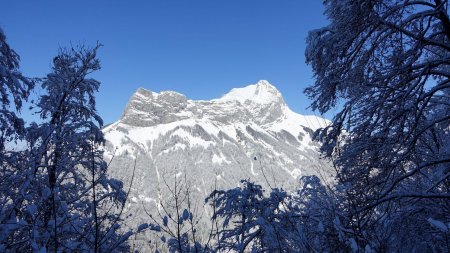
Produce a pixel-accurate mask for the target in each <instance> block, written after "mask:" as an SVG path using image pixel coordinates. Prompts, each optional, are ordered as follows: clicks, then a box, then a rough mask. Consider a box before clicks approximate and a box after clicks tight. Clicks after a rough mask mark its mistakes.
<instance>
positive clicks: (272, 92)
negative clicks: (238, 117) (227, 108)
mask: <svg viewBox="0 0 450 253" xmlns="http://www.w3.org/2000/svg"><path fill="white" fill-rule="evenodd" d="M280 98H281V95H280V93H279V92H278V91H277V89H276V88H275V87H274V86H273V85H271V84H270V83H269V82H268V81H266V80H261V81H259V82H258V83H256V84H252V85H249V86H246V87H243V88H234V89H232V90H231V91H230V92H228V93H227V94H225V95H224V96H222V97H221V98H219V99H216V100H215V101H219V102H227V101H239V102H240V103H242V104H243V103H245V102H246V101H251V102H253V103H257V104H268V103H272V102H274V101H278V100H279V99H280Z"/></svg>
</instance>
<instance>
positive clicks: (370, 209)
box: [306, 0, 450, 251]
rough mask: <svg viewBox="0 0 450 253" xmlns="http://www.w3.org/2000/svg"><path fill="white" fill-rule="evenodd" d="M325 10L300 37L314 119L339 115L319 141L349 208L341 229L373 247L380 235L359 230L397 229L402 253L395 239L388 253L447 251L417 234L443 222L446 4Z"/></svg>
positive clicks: (342, 4)
mask: <svg viewBox="0 0 450 253" xmlns="http://www.w3.org/2000/svg"><path fill="white" fill-rule="evenodd" d="M325 14H326V15H327V17H328V19H329V20H330V24H329V25H327V26H326V27H323V28H321V29H317V30H313V31H311V32H310V34H309V36H308V40H307V43H308V46H307V49H306V58H307V63H309V64H310V65H311V66H312V68H313V71H314V74H315V78H316V81H315V84H314V85H312V86H311V87H309V88H307V89H306V94H308V95H309V96H310V98H312V99H313V102H312V105H311V107H312V108H313V109H315V110H318V111H319V112H321V113H325V112H327V111H329V110H330V109H332V108H335V107H337V108H338V109H339V110H340V111H339V113H337V114H336V116H335V117H334V119H333V123H332V124H331V125H330V126H329V127H327V128H325V129H324V130H323V131H321V133H320V134H319V137H322V138H321V139H322V141H323V143H324V145H323V146H322V150H323V151H324V152H325V154H326V155H328V156H329V157H332V158H333V160H334V162H335V165H336V168H337V170H338V175H337V176H338V179H339V183H340V185H341V186H342V187H344V188H345V192H346V195H347V197H348V198H347V200H348V201H349V203H350V204H351V205H349V206H351V209H353V210H349V212H351V213H353V214H354V217H353V218H352V219H351V223H352V224H350V225H351V226H352V227H353V228H358V229H357V230H355V232H356V233H359V236H360V237H361V238H363V237H364V238H365V239H366V240H368V241H372V242H374V243H375V242H376V241H377V240H378V242H380V243H378V248H379V249H380V250H383V249H384V250H386V248H383V247H384V246H383V245H382V244H383V243H385V242H386V240H388V239H387V238H376V237H377V235H380V233H376V232H374V233H372V234H371V235H369V234H370V233H369V234H368V232H369V231H374V230H376V228H377V224H376V223H380V222H382V223H384V225H385V229H384V230H385V231H388V230H390V229H394V230H395V229H397V230H398V231H397V232H396V233H395V235H396V236H393V237H391V240H397V239H399V238H400V236H401V233H403V234H404V235H406V234H408V236H409V238H414V240H415V244H414V245H413V246H411V247H410V248H409V249H408V248H405V247H406V245H408V244H407V243H405V241H402V240H397V244H403V246H401V245H399V247H403V248H397V250H398V249H400V251H405V250H406V251H408V250H411V249H414V246H417V245H419V244H420V245H422V246H420V247H419V246H417V247H416V248H415V250H418V251H421V250H425V251H430V250H432V249H433V247H437V248H438V249H439V247H440V246H442V248H445V247H447V250H448V246H445V240H440V241H439V240H438V239H436V238H437V237H433V236H431V234H425V233H423V232H422V231H424V230H423V229H424V228H425V227H430V224H427V223H429V222H427V220H428V219H429V218H432V219H437V220H439V221H440V222H443V223H448V222H450V215H449V214H450V206H449V205H448V203H449V199H450V194H449V192H450V79H449V78H450V19H449V15H448V1H447V0H424V1H414V0H391V1H388V0H379V1H373V0H357V1H350V0H343V1H342V0H327V1H325ZM400 213H401V215H398V214H400ZM394 224H395V225H396V226H397V227H393V226H394ZM419 227H422V228H419ZM418 228H419V229H418ZM399 230H403V232H401V231H399ZM436 233H438V232H437V231H436ZM408 236H405V237H408ZM441 236H442V237H445V236H443V235H441ZM393 238H396V239H393ZM419 238H420V239H419ZM403 239H406V238H403ZM381 242H383V243H381ZM391 242H392V241H391ZM423 245H425V246H423ZM442 248H441V249H442ZM388 251H389V250H388Z"/></svg>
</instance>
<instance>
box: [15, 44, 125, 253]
mask: <svg viewBox="0 0 450 253" xmlns="http://www.w3.org/2000/svg"><path fill="white" fill-rule="evenodd" d="M98 48H99V45H98V46H96V47H95V48H93V49H88V48H79V49H69V50H61V52H60V53H59V55H58V56H57V57H55V58H54V59H53V68H52V73H50V74H48V75H47V77H46V78H45V79H44V81H43V83H42V88H43V90H44V91H45V92H46V94H44V95H42V96H41V98H40V99H39V101H38V102H37V108H38V113H39V114H40V116H41V119H42V123H40V124H32V125H31V126H30V127H29V129H28V142H29V144H30V157H31V160H32V161H31V162H30V166H31V167H32V171H33V175H32V180H30V185H29V187H28V189H27V191H28V194H29V195H31V199H30V200H29V201H28V200H27V203H28V202H29V203H32V204H33V207H34V208H33V210H34V213H30V216H31V217H32V219H33V224H32V229H31V231H30V234H29V238H28V242H27V243H26V244H24V247H23V248H20V251H25V250H30V249H32V250H33V251H36V250H37V251H39V250H45V251H52V252H62V251H92V252H113V251H118V250H119V251H120V250H126V249H127V245H126V243H125V241H126V239H127V238H128V237H129V236H130V234H129V233H126V234H124V235H122V234H121V233H119V227H120V226H119V222H120V215H119V214H116V213H115V211H116V210H120V208H123V205H124V203H125V200H126V194H125V192H124V191H123V190H122V182H120V181H117V180H114V179H111V178H108V176H107V174H106V170H107V164H106V163H105V161H104V160H103V155H102V150H101V148H100V147H99V146H100V145H101V144H102V143H103V142H104V139H103V134H102V132H101V130H100V128H101V126H102V124H103V122H102V119H101V118H100V116H99V115H98V113H97V111H96V108H95V97H94V93H95V92H96V91H97V90H98V88H99V85H100V83H99V82H98V81H97V80H95V79H92V78H88V77H87V76H88V75H89V74H91V73H92V72H93V71H96V70H98V69H100V63H99V60H98V59H97V58H96V52H97V49H98Z"/></svg>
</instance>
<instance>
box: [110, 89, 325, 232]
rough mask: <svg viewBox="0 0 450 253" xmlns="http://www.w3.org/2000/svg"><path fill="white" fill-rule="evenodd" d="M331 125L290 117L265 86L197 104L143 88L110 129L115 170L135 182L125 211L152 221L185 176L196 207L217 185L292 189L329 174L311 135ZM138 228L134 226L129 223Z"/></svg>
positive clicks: (275, 92)
mask: <svg viewBox="0 0 450 253" xmlns="http://www.w3.org/2000/svg"><path fill="white" fill-rule="evenodd" d="M325 124H327V121H326V120H324V119H322V118H318V117H315V116H302V115H299V114H296V113H294V112H292V111H291V110H290V109H289V107H288V106H287V105H286V103H285V102H284V100H283V97H282V95H281V94H280V92H279V91H278V90H277V89H276V88H275V87H274V86H272V85H271V84H270V83H268V82H267V81H259V82H258V83H256V84H253V85H249V86H247V87H244V88H236V89H233V90H231V91H230V92H229V93H227V94H226V95H224V96H223V97H221V98H219V99H214V100H210V101H194V100H189V99H187V98H186V97H185V96H184V95H182V94H179V93H177V92H173V91H164V92H161V93H155V92H151V91H148V90H145V89H138V90H137V91H136V93H135V94H134V95H133V96H132V97H131V99H130V101H129V103H128V105H127V107H126V109H125V111H124V113H123V115H122V117H121V119H120V120H118V121H117V122H115V123H113V124H111V125H110V126H108V127H106V128H105V129H104V130H103V132H104V133H105V137H106V140H107V145H106V152H105V156H106V158H107V159H110V158H112V157H114V158H113V160H112V163H111V166H110V172H111V174H112V175H113V176H115V177H117V178H119V179H122V180H123V181H124V183H125V185H127V184H128V183H129V182H130V177H131V173H132V172H133V167H134V163H135V162H136V166H135V170H134V171H135V177H134V181H133V184H132V188H131V192H130V197H129V204H128V209H127V210H128V211H130V212H132V213H133V214H134V219H135V220H136V222H138V221H137V220H141V221H145V220H146V221H148V216H147V215H146V214H145V212H144V211H143V207H145V208H146V209H147V210H157V208H158V204H159V203H160V201H161V200H163V201H164V200H166V199H167V198H169V197H168V195H169V194H168V191H167V189H166V190H164V189H165V188H166V184H167V185H169V186H171V185H173V182H174V181H175V178H178V179H180V178H183V180H186V181H187V184H189V186H190V187H191V192H192V194H193V195H195V198H196V199H197V200H198V201H199V203H203V199H204V198H205V197H206V196H207V194H208V193H210V192H211V191H212V190H213V188H214V187H217V188H232V187H235V186H236V185H237V184H238V183H239V181H240V180H241V179H251V180H253V181H256V182H258V183H260V184H262V185H263V186H267V187H269V186H271V187H283V188H285V189H288V190H289V189H294V188H295V186H296V182H297V178H298V177H299V176H302V175H311V174H316V175H320V176H322V177H330V176H331V169H330V166H329V164H328V163H326V162H325V161H323V160H321V159H319V157H320V154H319V152H318V143H316V142H314V141H313V140H312V132H313V131H315V130H316V129H317V128H319V127H324V126H325ZM132 223H134V222H132Z"/></svg>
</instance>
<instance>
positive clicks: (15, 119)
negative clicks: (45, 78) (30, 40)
mask: <svg viewBox="0 0 450 253" xmlns="http://www.w3.org/2000/svg"><path fill="white" fill-rule="evenodd" d="M19 60H20V58H19V55H18V54H17V53H16V52H15V51H14V50H13V49H11V48H10V46H9V45H8V43H7V42H6V36H5V34H4V33H3V30H2V29H1V28H0V85H1V88H0V96H1V98H0V99H1V102H0V103H1V106H0V166H1V169H0V251H2V252H3V251H5V250H6V246H7V245H10V244H12V243H14V240H13V239H17V241H20V240H24V239H26V237H23V234H21V233H20V232H18V229H19V228H20V223H23V222H24V220H23V219H21V218H18V215H20V213H21V210H20V206H21V203H22V201H23V198H22V197H23V192H21V188H20V186H21V185H23V183H24V182H25V181H27V180H26V177H25V176H24V175H25V171H26V169H24V168H26V167H27V162H26V161H27V155H26V152H23V151H18V150H17V149H13V148H12V147H13V146H14V145H16V144H17V141H19V140H23V139H24V137H25V127H24V120H23V119H22V118H21V117H20V114H19V113H20V111H21V109H22V105H23V102H24V101H26V99H27V98H28V96H29V94H30V91H31V90H32V89H33V87H34V81H33V80H31V79H29V78H27V77H25V76H23V75H22V73H21V72H20V70H19ZM8 146H9V147H8Z"/></svg>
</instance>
